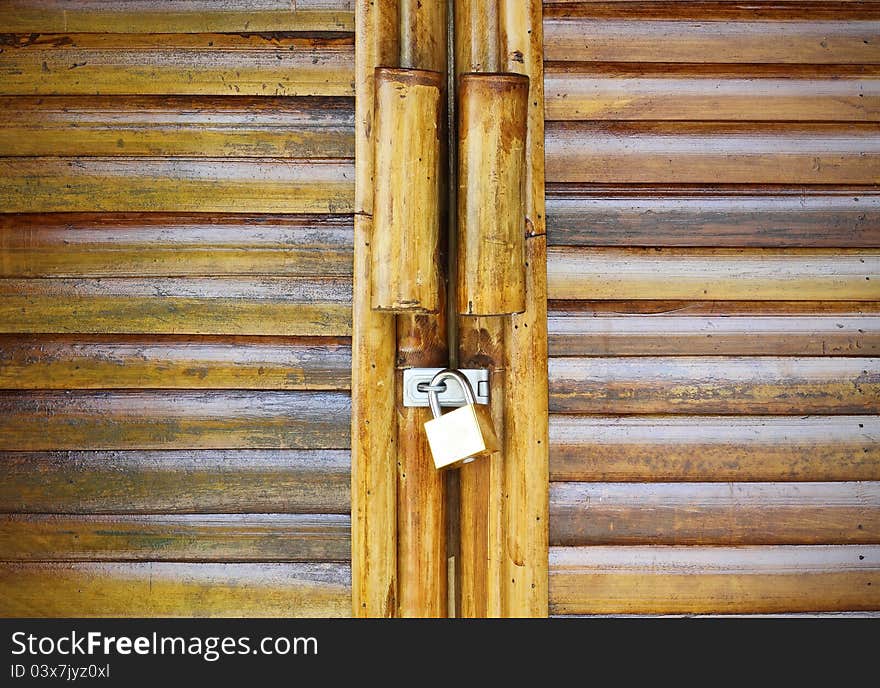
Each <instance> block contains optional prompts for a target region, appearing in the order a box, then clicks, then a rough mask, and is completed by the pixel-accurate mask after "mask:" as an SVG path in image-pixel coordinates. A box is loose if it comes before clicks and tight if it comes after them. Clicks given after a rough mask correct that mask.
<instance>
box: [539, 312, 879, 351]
mask: <svg viewBox="0 0 880 688" xmlns="http://www.w3.org/2000/svg"><path fill="white" fill-rule="evenodd" d="M548 328H549V333H550V334H549V344H550V353H551V355H553V356H713V355H726V356H877V355H878V354H880V306H878V305H877V304H875V303H873V302H870V301H864V302H846V301H837V302H834V301H831V302H827V303H816V302H812V303H811V302H792V301H765V302H748V301H729V302H719V303H712V302H704V303H700V302H680V301H669V302H663V301H661V302H656V301H655V302H651V301H648V302H632V301H630V302H619V301H593V302H569V301H556V302H554V303H553V304H551V310H550V315H549V321H548Z"/></svg>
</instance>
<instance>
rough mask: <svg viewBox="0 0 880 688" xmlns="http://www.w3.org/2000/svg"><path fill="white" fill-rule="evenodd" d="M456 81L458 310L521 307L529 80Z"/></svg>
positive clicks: (474, 76)
mask: <svg viewBox="0 0 880 688" xmlns="http://www.w3.org/2000/svg"><path fill="white" fill-rule="evenodd" d="M458 84H459V92H458V96H459V102H458V194H457V195H458V242H457V257H456V260H457V261H458V269H457V280H458V285H457V288H456V303H457V305H456V308H457V311H458V312H459V313H461V314H462V315H510V314H513V313H522V312H523V311H524V310H525V299H526V275H525V271H526V266H525V234H526V206H525V194H526V173H525V166H526V133H527V125H528V99H529V79H528V77H526V76H523V75H519V74H506V73H505V74H497V73H496V74H489V73H486V74H479V73H469V74H462V75H461V76H460V77H459V79H458Z"/></svg>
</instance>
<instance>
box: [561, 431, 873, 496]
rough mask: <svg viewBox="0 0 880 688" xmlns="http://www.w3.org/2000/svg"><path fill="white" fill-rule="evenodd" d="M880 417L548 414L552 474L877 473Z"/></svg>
mask: <svg viewBox="0 0 880 688" xmlns="http://www.w3.org/2000/svg"><path fill="white" fill-rule="evenodd" d="M878 431H880V419H878V417H877V416H876V415H868V416H585V415H554V416H551V418H550V475H551V479H552V480H555V481H595V482H637V483H641V482H644V483H650V482H655V481H656V482H666V481H682V482H711V481H755V482H761V481H765V482H766V481H780V482H787V481H835V480H875V481H876V480H880V440H878V437H880V435H878V434H877V433H878Z"/></svg>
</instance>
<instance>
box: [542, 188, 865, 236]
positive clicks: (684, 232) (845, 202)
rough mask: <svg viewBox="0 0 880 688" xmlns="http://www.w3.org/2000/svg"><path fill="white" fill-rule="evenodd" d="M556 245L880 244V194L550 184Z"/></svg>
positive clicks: (861, 190)
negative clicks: (591, 187) (593, 188)
mask: <svg viewBox="0 0 880 688" xmlns="http://www.w3.org/2000/svg"><path fill="white" fill-rule="evenodd" d="M547 227H548V233H549V240H550V243H551V245H557V246H558V245H563V244H564V245H572V246H657V247H659V246H707V247H719V246H742V247H768V248H776V247H797V246H801V247H812V248H822V247H827V248H847V247H850V248H857V247H875V248H876V247H878V246H880V194H878V193H877V191H876V190H875V189H872V188H865V187H854V188H850V189H846V188H837V189H833V188H832V189H827V188H824V187H823V188H822V189H821V190H817V189H810V188H804V187H801V188H789V189H783V190H781V191H780V190H778V189H774V190H766V189H755V188H751V189H749V188H746V189H745V190H740V189H732V188H727V189H723V188H722V189H718V188H713V187H709V188H699V187H698V188H692V189H689V190H684V191H679V190H673V189H669V188H666V189H662V190H658V189H656V188H639V187H627V188H616V189H605V190H602V191H589V190H584V189H582V188H577V187H572V186H556V187H551V188H550V189H549V193H548V197H547Z"/></svg>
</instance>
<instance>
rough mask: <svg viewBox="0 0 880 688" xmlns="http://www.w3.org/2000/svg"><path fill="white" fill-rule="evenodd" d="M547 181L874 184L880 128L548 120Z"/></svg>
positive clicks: (879, 172)
mask: <svg viewBox="0 0 880 688" xmlns="http://www.w3.org/2000/svg"><path fill="white" fill-rule="evenodd" d="M546 145H547V181H548V182H566V183H578V184H589V183H596V184H618V183H623V184H641V183H644V184H672V183H675V184H877V183H880V125H878V124H876V123H870V124H866V123H846V124H843V123H833V124H832V123H822V124H819V123H816V124H794V123H781V122H766V123H755V122H749V123H745V122H730V123H715V122H548V124H547V138H546Z"/></svg>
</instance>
